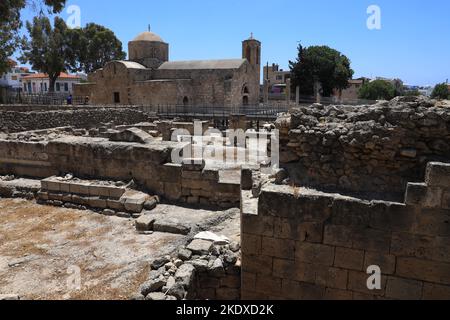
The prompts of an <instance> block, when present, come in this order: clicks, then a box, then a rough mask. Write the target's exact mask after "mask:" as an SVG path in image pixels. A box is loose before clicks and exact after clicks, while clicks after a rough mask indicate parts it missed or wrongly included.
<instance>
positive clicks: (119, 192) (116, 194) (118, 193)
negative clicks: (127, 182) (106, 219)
mask: <svg viewBox="0 0 450 320" xmlns="http://www.w3.org/2000/svg"><path fill="white" fill-rule="evenodd" d="M108 191H109V197H110V198H113V199H120V197H122V196H123V194H124V193H125V188H120V187H113V186H111V187H108Z"/></svg>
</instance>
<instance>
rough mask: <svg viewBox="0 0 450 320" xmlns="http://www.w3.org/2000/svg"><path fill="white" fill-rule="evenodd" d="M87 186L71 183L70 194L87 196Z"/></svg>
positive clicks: (85, 184) (86, 184) (87, 184)
mask: <svg viewBox="0 0 450 320" xmlns="http://www.w3.org/2000/svg"><path fill="white" fill-rule="evenodd" d="M89 186H90V184H89V183H82V182H72V183H71V184H70V193H75V194H79V195H85V196H88V195H89Z"/></svg>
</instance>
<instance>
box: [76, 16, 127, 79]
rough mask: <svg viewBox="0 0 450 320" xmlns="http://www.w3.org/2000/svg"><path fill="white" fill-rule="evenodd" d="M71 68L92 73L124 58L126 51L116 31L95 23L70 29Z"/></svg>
mask: <svg viewBox="0 0 450 320" xmlns="http://www.w3.org/2000/svg"><path fill="white" fill-rule="evenodd" d="M69 38H70V47H71V68H70V69H71V70H72V71H82V72H85V73H91V72H93V71H95V70H97V69H99V68H103V66H104V65H105V64H106V63H107V62H109V61H113V60H123V59H125V57H126V53H125V52H124V51H123V50H122V42H121V41H120V40H119V39H117V37H116V35H115V34H114V32H112V31H111V30H110V29H107V28H105V27H103V26H100V25H97V24H95V23H90V24H88V25H86V27H84V28H80V29H73V30H70V31H69Z"/></svg>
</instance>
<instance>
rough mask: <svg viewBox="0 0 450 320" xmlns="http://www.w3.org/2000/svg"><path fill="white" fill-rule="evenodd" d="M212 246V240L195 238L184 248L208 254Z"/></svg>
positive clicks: (199, 253) (200, 253) (196, 252)
mask: <svg viewBox="0 0 450 320" xmlns="http://www.w3.org/2000/svg"><path fill="white" fill-rule="evenodd" d="M212 246H213V242H211V241H207V240H200V239H195V240H193V241H192V242H191V243H190V244H189V245H188V246H187V247H186V248H187V249H188V250H190V251H192V252H193V253H194V254H198V255H203V254H208V253H209V251H210V250H211V248H212Z"/></svg>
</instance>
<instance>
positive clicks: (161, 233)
mask: <svg viewBox="0 0 450 320" xmlns="http://www.w3.org/2000/svg"><path fill="white" fill-rule="evenodd" d="M287 106H288V107H286V108H285V110H281V109H280V108H273V110H270V112H268V111H267V110H266V109H265V110H261V111H256V112H255V111H254V110H252V111H251V112H250V111H249V109H246V108H241V109H239V110H238V109H237V112H234V111H236V110H234V111H231V109H230V112H219V113H217V112H214V109H208V110H206V109H202V112H200V111H199V110H194V109H193V108H191V109H186V110H190V111H191V112H183V113H180V112H176V110H174V111H173V112H168V111H167V110H166V111H164V112H161V110H159V109H158V108H146V107H141V106H137V105H136V106H119V105H80V106H77V105H73V106H66V105H64V106H58V105H51V106H49V105H37V104H35V105H1V106H0V294H1V295H2V299H22V300H84V299H86V300H235V301H238V300H374V299H383V300H384V299H387V300H404V299H412V300H431V299H450V105H449V104H448V102H445V101H443V102H442V101H437V100H431V99H428V98H424V97H398V98H395V99H393V100H391V101H378V102H376V103H375V104H371V105H358V106H355V105H334V104H319V103H315V104H294V103H292V102H291V103H289V104H288V105H287ZM377 275H379V277H378V278H377Z"/></svg>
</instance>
